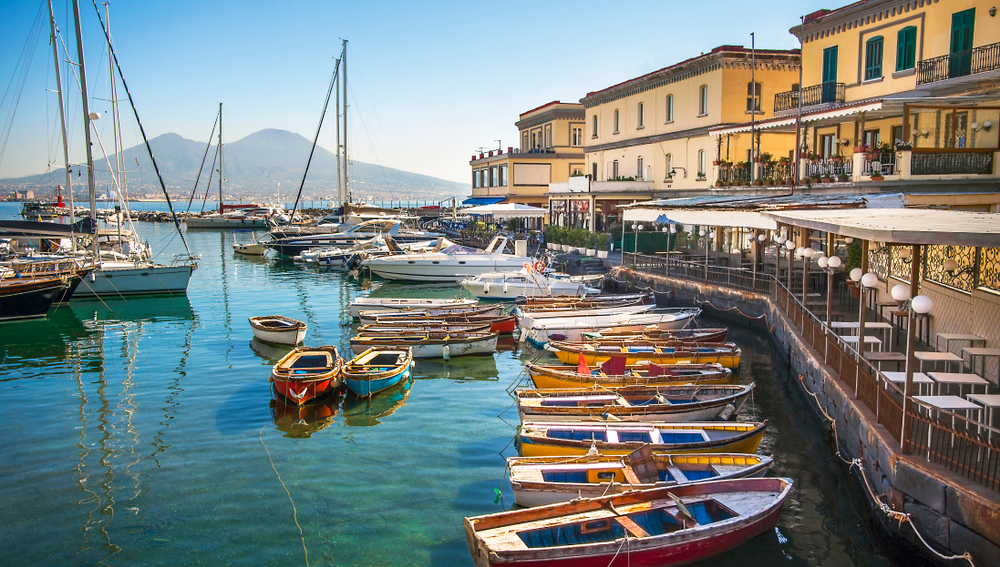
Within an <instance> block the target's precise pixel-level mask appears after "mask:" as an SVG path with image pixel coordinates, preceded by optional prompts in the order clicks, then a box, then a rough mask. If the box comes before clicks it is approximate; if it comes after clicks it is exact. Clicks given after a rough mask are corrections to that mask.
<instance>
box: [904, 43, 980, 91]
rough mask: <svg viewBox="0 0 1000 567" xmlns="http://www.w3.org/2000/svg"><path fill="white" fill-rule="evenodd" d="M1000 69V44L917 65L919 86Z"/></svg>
mask: <svg viewBox="0 0 1000 567" xmlns="http://www.w3.org/2000/svg"><path fill="white" fill-rule="evenodd" d="M996 69H1000V43H991V44H989V45H982V46H980V47H977V48H975V49H967V50H965V51H956V52H955V53H949V54H948V55H942V56H940V57H932V58H930V59H925V60H923V61H920V62H919V63H917V84H918V85H923V84H926V83H934V82H937V81H943V80H945V79H951V78H953V77H963V76H965V75H975V74H977V73H984V72H986V71H994V70H996Z"/></svg>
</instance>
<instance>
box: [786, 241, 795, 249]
mask: <svg viewBox="0 0 1000 567" xmlns="http://www.w3.org/2000/svg"><path fill="white" fill-rule="evenodd" d="M785 248H788V249H789V250H795V241H794V240H786V241H785Z"/></svg>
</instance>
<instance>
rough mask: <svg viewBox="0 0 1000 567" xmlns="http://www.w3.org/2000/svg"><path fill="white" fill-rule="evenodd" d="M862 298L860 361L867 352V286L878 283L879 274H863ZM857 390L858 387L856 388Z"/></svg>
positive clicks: (859, 334)
mask: <svg viewBox="0 0 1000 567" xmlns="http://www.w3.org/2000/svg"><path fill="white" fill-rule="evenodd" d="M859 283H860V284H861V298H860V301H859V303H860V304H861V307H860V313H859V314H858V361H860V360H861V358H863V357H864V354H865V288H868V290H869V291H871V290H872V289H874V288H875V286H877V285H878V276H876V275H875V274H873V273H871V272H868V273H867V274H865V275H863V276H861V281H860V282H859ZM855 391H857V388H855Z"/></svg>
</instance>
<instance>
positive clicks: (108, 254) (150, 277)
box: [50, 0, 198, 298]
mask: <svg viewBox="0 0 1000 567" xmlns="http://www.w3.org/2000/svg"><path fill="white" fill-rule="evenodd" d="M50 13H51V6H50ZM98 17H100V12H98ZM73 18H74V20H75V24H76V41H77V55H78V57H79V69H80V91H81V92H80V94H81V96H82V98H83V116H84V126H85V128H84V137H85V143H86V150H87V188H88V194H89V196H90V218H91V222H92V223H93V226H96V225H97V217H96V214H97V203H96V196H97V195H96V184H95V178H94V157H93V152H92V144H91V132H92V131H93V134H94V135H95V136H96V137H97V142H98V144H100V147H101V148H102V150H103V147H104V145H103V142H102V141H101V139H100V135H99V134H98V133H97V129H96V128H95V129H93V130H92V129H91V123H92V122H93V121H94V120H97V119H99V118H100V116H99V115H98V114H97V113H91V112H90V106H89V102H90V101H89V96H88V93H87V72H86V65H85V63H84V54H83V39H82V31H81V26H80V6H79V0H73ZM101 23H102V26H103V25H104V22H103V21H102V22H101ZM103 31H104V34H105V37H106V39H107V41H108V50H109V54H110V57H109V59H110V60H109V63H110V64H111V69H112V82H111V84H112V99H113V100H112V108H114V109H115V110H114V112H113V114H112V120H117V116H116V115H117V99H116V94H115V93H116V90H115V89H116V82H115V81H114V78H113V77H114V73H113V71H114V70H117V71H118V74H119V76H121V69H120V68H119V67H118V57H117V55H116V54H115V51H114V47H113V46H112V43H111V36H110V32H109V30H108V28H107V27H104V28H103ZM56 68H57V72H58V65H57V67H56ZM122 84H123V85H124V86H125V90H126V94H128V87H127V85H125V83H124V80H123V83H122ZM129 100H130V101H131V95H129ZM134 108H135V107H134V106H133V110H134ZM136 121H137V122H138V115H136ZM139 129H140V131H142V124H141V122H139ZM115 130H116V131H118V129H115ZM145 138H146V135H145V132H144V131H143V139H144V140H145ZM116 144H117V139H116ZM146 147H147V149H149V142H148V141H146ZM118 155H119V157H120V155H121V154H120V152H119V153H118ZM105 159H107V158H105ZM150 159H151V160H152V161H153V167H154V168H155V169H157V177H158V178H159V179H160V185H161V187H162V188H163V193H164V195H165V196H166V199H167V205H168V206H170V209H171V212H173V205H172V204H171V202H170V195H169V194H168V193H167V191H166V188H165V187H164V186H163V180H162V178H161V177H160V175H159V169H158V168H157V167H156V160H155V159H153V155H152V151H150ZM108 166H109V169H110V170H112V171H111V178H112V181H113V183H114V185H115V188H116V189H117V190H118V195H119V199H120V204H121V206H122V210H123V212H124V213H125V215H126V217H128V218H131V215H130V214H128V201H127V199H126V197H127V195H125V194H123V193H124V189H123V185H124V175H122V182H119V179H118V175H116V172H115V171H114V169H113V168H111V164H110V161H109V162H108ZM174 226H175V228H177V230H178V232H179V233H180V237H181V242H183V243H184V248H185V249H186V250H187V255H186V256H182V257H180V258H175V263H173V264H171V265H164V264H158V263H155V262H153V260H152V251H151V249H150V247H149V244H148V243H146V242H142V241H141V240H140V239H139V238H138V236H137V234H136V233H135V230H134V228H133V229H132V230H123V229H122V228H121V227H120V225H119V228H118V229H117V230H98V231H97V232H96V233H92V234H91V235H90V236H89V249H90V254H91V256H92V257H93V259H94V261H95V262H96V263H97V269H96V270H94V271H92V272H91V273H90V274H89V275H88V276H87V277H86V278H84V280H83V282H82V283H81V284H80V286H79V287H78V288H77V290H76V293H74V295H73V297H74V298H81V297H83V298H86V297H97V296H109V297H121V296H125V295H137V294H160V293H166V294H184V293H186V292H187V286H188V282H189V281H190V279H191V273H192V272H193V271H194V270H195V268H197V267H198V266H197V264H195V262H194V259H195V257H194V256H193V255H192V254H191V251H190V249H188V247H187V240H186V239H185V238H184V234H183V232H181V231H180V223H179V222H178V221H177V217H176V216H174ZM102 244H103V246H102ZM102 248H103V250H102Z"/></svg>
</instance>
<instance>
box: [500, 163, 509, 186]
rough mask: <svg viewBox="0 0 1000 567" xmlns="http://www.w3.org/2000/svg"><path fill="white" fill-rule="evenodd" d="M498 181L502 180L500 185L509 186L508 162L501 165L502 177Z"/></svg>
mask: <svg viewBox="0 0 1000 567" xmlns="http://www.w3.org/2000/svg"><path fill="white" fill-rule="evenodd" d="M498 181H499V182H500V187H506V186H507V164H503V165H501V166H500V179H499V180H498Z"/></svg>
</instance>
